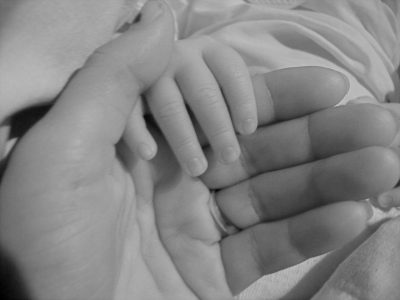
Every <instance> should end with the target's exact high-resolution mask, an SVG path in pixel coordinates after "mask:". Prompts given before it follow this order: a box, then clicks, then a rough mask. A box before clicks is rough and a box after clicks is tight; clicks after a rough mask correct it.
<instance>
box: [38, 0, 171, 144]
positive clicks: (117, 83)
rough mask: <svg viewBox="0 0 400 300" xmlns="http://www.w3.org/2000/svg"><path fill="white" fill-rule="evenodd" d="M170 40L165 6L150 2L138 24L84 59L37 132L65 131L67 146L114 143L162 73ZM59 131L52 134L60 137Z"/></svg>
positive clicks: (169, 22) (169, 51)
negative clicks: (138, 101)
mask: <svg viewBox="0 0 400 300" xmlns="http://www.w3.org/2000/svg"><path fill="white" fill-rule="evenodd" d="M173 37H174V21H173V17H172V15H171V12H170V11H169V8H168V6H167V5H166V4H165V3H164V2H163V1H159V0H150V1H149V2H148V3H147V4H146V6H145V7H144V8H143V11H142V14H141V19H140V21H139V22H137V23H134V24H133V25H131V27H130V28H129V29H128V30H127V31H126V32H124V33H123V34H121V35H120V36H119V37H117V38H116V39H114V40H112V41H111V42H109V43H107V44H105V45H104V46H102V47H100V48H99V49H97V50H96V51H95V52H94V54H93V55H91V57H89V59H88V61H87V62H86V64H85V65H84V66H83V68H82V69H81V70H79V71H78V72H77V73H76V74H75V76H74V77H73V78H72V79H71V81H70V83H69V84H68V85H67V87H66V88H65V90H64V92H63V93H62V94H61V96H60V98H59V99H58V100H57V102H56V104H55V105H54V107H53V108H52V110H51V111H50V112H49V114H48V115H47V116H46V119H45V120H44V121H43V122H42V125H43V127H47V128H50V127H51V128H53V129H52V132H57V130H56V129H54V127H56V128H58V129H59V130H60V131H63V130H64V131H65V128H68V132H69V133H70V134H71V139H72V140H75V141H76V139H77V138H78V139H79V140H81V141H85V140H86V141H88V142H89V143H90V144H91V145H93V146H96V145H98V143H99V142H100V143H101V142H103V141H112V142H113V143H116V142H118V140H119V139H120V138H121V136H122V133H123V130H124V128H125V126H126V122H127V120H128V117H129V115H130V112H131V111H132V109H133V107H134V105H135V103H136V101H137V99H138V98H139V95H140V93H142V92H143V91H144V90H145V89H147V88H148V87H149V86H150V85H151V84H152V83H153V82H155V81H156V80H157V79H158V77H159V76H160V75H161V74H162V73H163V71H164V70H165V68H166V67H167V64H168V62H169V56H170V53H171V51H172V46H173ZM88 120H89V121H88ZM48 122H50V124H49V123H48ZM43 129H44V128H43ZM60 131H59V132H58V134H63V133H61V132H60ZM65 134H66V135H65ZM65 134H63V136H64V141H66V142H68V133H67V132H65Z"/></svg>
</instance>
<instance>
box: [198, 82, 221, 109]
mask: <svg viewBox="0 0 400 300" xmlns="http://www.w3.org/2000/svg"><path fill="white" fill-rule="evenodd" d="M193 99H194V101H195V103H194V105H196V106H197V105H202V106H203V105H207V107H208V108H215V107H217V106H219V104H220V101H221V91H220V89H219V87H217V86H216V85H211V84H209V85H203V86H201V87H199V88H198V89H197V90H196V91H195V92H194V97H193Z"/></svg>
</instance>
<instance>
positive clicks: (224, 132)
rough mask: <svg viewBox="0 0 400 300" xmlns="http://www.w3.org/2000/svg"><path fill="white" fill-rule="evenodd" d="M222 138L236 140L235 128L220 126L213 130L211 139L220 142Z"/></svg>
mask: <svg viewBox="0 0 400 300" xmlns="http://www.w3.org/2000/svg"><path fill="white" fill-rule="evenodd" d="M222 137H224V138H226V137H228V138H229V139H232V140H234V139H235V138H234V134H233V128H232V127H230V126H220V127H218V128H215V129H214V130H212V132H211V133H210V139H213V140H219V139H220V138H222Z"/></svg>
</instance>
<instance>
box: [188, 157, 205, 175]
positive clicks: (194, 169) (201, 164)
mask: <svg viewBox="0 0 400 300" xmlns="http://www.w3.org/2000/svg"><path fill="white" fill-rule="evenodd" d="M186 168H187V172H188V173H189V175H191V176H199V175H201V174H203V173H204V171H205V170H206V168H207V162H206V161H205V160H204V159H201V158H199V157H195V158H192V159H191V160H189V161H188V162H187V163H186Z"/></svg>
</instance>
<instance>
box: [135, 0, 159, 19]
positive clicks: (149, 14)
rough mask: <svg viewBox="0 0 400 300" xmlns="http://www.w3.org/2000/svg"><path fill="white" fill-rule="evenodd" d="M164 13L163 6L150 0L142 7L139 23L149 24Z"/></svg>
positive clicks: (154, 0) (156, 0)
mask: <svg viewBox="0 0 400 300" xmlns="http://www.w3.org/2000/svg"><path fill="white" fill-rule="evenodd" d="M164 11H165V4H164V2H163V1H160V0H150V1H148V2H147V3H146V5H145V6H144V7H143V10H142V12H141V19H140V23H150V22H152V21H154V20H156V19H157V18H159V17H160V16H161V15H162V14H163V13H164Z"/></svg>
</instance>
